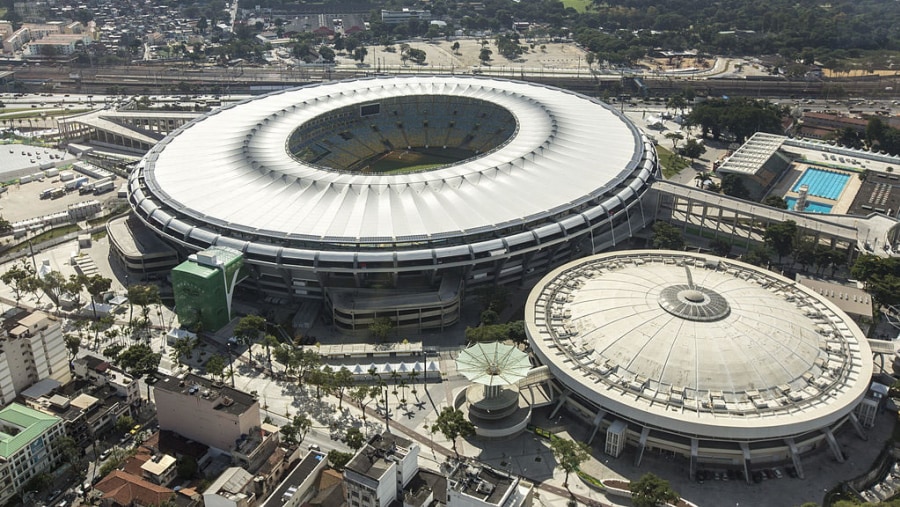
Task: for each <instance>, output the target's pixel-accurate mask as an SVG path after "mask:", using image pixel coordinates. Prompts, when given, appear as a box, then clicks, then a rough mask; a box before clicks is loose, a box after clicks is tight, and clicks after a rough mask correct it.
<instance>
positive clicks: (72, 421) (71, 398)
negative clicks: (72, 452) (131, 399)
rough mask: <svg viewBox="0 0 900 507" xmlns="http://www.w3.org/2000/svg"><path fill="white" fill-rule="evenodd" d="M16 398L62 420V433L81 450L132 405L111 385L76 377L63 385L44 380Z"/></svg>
mask: <svg viewBox="0 0 900 507" xmlns="http://www.w3.org/2000/svg"><path fill="white" fill-rule="evenodd" d="M20 397H21V398H22V399H23V400H24V401H25V405H26V406H28V407H29V408H32V409H34V410H39V411H41V412H44V413H47V414H50V415H54V416H56V417H59V418H60V419H62V420H63V425H64V426H65V430H66V435H67V436H69V437H71V438H72V439H73V440H75V442H76V444H77V445H78V446H79V447H81V448H84V449H87V448H88V447H90V446H91V445H92V444H93V443H95V442H96V441H97V440H98V439H100V438H102V435H103V434H104V433H106V432H108V431H110V430H111V429H113V427H114V426H115V423H116V421H117V420H118V419H119V418H120V417H122V416H125V415H131V413H132V412H131V409H132V405H130V404H128V403H126V402H125V400H124V398H122V397H120V396H119V393H118V392H117V391H116V390H115V388H113V387H111V386H109V385H102V386H97V385H94V384H92V383H89V382H88V381H86V380H80V379H76V380H73V381H72V382H69V383H68V384H66V385H64V386H60V385H59V383H58V382H56V381H55V380H52V379H45V380H42V381H40V382H38V383H37V384H35V385H33V386H31V387H29V388H28V389H26V390H24V391H22V393H21V395H20Z"/></svg>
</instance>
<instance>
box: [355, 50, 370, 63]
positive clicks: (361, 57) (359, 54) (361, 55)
mask: <svg viewBox="0 0 900 507" xmlns="http://www.w3.org/2000/svg"><path fill="white" fill-rule="evenodd" d="M368 54H369V50H367V49H366V48H365V47H358V48H356V49H354V50H353V59H354V60H358V61H359V63H363V62H364V61H365V60H366V55H368Z"/></svg>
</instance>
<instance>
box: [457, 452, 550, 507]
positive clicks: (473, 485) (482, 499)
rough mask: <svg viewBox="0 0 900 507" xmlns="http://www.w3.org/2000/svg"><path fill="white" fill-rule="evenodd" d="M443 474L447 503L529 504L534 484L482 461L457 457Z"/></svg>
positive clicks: (483, 506)
mask: <svg viewBox="0 0 900 507" xmlns="http://www.w3.org/2000/svg"><path fill="white" fill-rule="evenodd" d="M452 467H453V468H452V469H451V470H450V473H449V474H448V476H447V502H446V503H447V507H499V506H501V505H502V506H503V507H529V506H530V505H531V503H532V498H533V492H534V485H533V484H531V483H530V482H527V481H523V480H521V479H519V478H518V477H516V476H514V475H511V474H508V473H506V472H501V471H499V470H494V469H492V468H489V467H487V466H485V465H473V464H470V463H467V462H464V461H458V462H456V463H454V464H453V465H452Z"/></svg>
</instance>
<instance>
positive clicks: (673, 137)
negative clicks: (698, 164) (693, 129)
mask: <svg viewBox="0 0 900 507" xmlns="http://www.w3.org/2000/svg"><path fill="white" fill-rule="evenodd" d="M666 139H668V140H670V141H672V151H673V152H675V153H678V141H681V140H683V139H684V134H682V133H681V132H668V133H666Z"/></svg>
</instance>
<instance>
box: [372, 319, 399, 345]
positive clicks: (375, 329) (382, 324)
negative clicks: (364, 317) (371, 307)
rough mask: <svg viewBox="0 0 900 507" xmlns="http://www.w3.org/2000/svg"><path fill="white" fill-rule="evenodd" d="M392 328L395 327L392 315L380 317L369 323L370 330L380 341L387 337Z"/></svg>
mask: <svg viewBox="0 0 900 507" xmlns="http://www.w3.org/2000/svg"><path fill="white" fill-rule="evenodd" d="M392 329H394V323H393V321H391V319H390V317H378V318H376V319H375V320H374V321H372V324H371V325H369V332H370V333H372V336H374V337H375V339H377V340H378V341H380V342H383V341H384V340H386V339H387V337H388V335H389V334H390V333H391V330H392Z"/></svg>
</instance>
